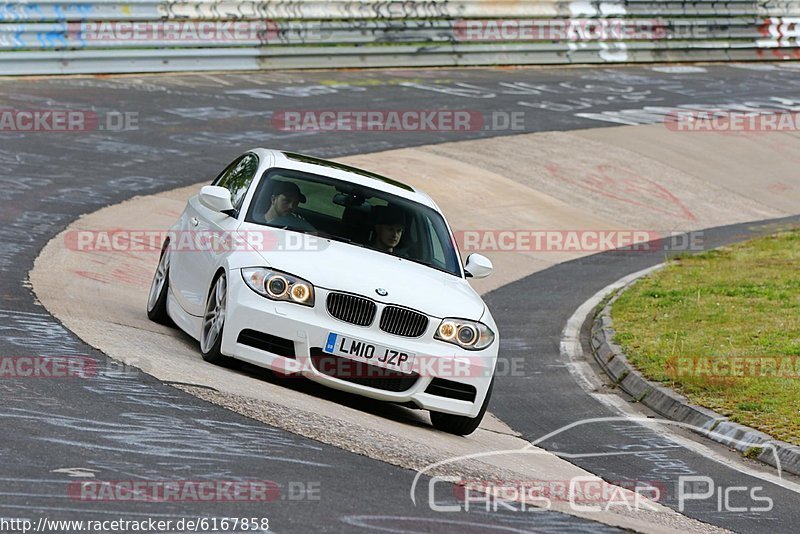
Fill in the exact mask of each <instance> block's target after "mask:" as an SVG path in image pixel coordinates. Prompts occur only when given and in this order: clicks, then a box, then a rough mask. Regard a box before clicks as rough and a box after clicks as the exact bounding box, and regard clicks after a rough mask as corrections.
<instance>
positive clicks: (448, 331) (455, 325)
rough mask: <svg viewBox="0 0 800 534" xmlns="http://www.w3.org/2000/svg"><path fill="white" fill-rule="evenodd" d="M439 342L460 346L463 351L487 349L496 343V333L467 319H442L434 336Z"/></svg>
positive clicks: (481, 324)
mask: <svg viewBox="0 0 800 534" xmlns="http://www.w3.org/2000/svg"><path fill="white" fill-rule="evenodd" d="M434 337H435V338H436V339H438V340H439V341H444V342H445V343H452V344H453V345H458V346H459V347H461V348H462V349H467V350H481V349H485V348H486V347H488V346H489V345H491V344H492V342H493V341H494V332H492V329H491V328H489V327H488V326H486V325H485V324H483V323H479V322H476V321H467V320H465V319H449V318H448V319H442V324H440V325H439V328H437V329H436V335H435V336H434Z"/></svg>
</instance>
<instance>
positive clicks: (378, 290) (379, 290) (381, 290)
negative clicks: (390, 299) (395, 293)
mask: <svg viewBox="0 0 800 534" xmlns="http://www.w3.org/2000/svg"><path fill="white" fill-rule="evenodd" d="M375 293H377V294H378V295H380V296H382V297H385V296H386V295H388V294H389V292H388V291H386V290H385V289H383V288H382V287H379V288H378V289H376V290H375Z"/></svg>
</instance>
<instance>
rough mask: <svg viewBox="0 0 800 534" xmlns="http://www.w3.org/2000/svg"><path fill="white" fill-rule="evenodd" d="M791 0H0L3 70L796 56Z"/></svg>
mask: <svg viewBox="0 0 800 534" xmlns="http://www.w3.org/2000/svg"><path fill="white" fill-rule="evenodd" d="M798 37H800V1H756V0H729V1H724V2H722V1H709V0H698V1H692V2H689V1H674V2H673V1H660V0H617V1H615V0H609V1H582V2H568V1H560V0H531V1H514V0H452V1H450V0H422V1H403V0H388V1H378V0H355V1H350V0H348V1H345V0H327V1H323V0H283V1H264V2H250V1H210V0H196V1H166V2H157V1H154V0H130V1H126V2H120V1H112V0H86V1H83V2H60V1H52V0H42V1H23V2H9V3H5V4H0V75H3V74H5V75H8V74H59V73H64V74H68V73H120V72H159V71H182V70H258V69H277V68H281V69H291V68H330V67H387V66H407V67H416V66H436V65H440V66H458V65H513V64H520V65H525V64H527V65H531V64H565V63H606V62H608V63H620V62H668V61H729V60H737V61H741V60H745V61H746V60H791V59H800V46H799V45H798Z"/></svg>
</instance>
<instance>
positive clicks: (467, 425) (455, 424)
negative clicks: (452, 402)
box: [431, 379, 494, 436]
mask: <svg viewBox="0 0 800 534" xmlns="http://www.w3.org/2000/svg"><path fill="white" fill-rule="evenodd" d="M493 387H494V379H492V382H491V383H490V384H489V390H488V391H487V392H486V398H484V399H483V404H482V405H481V411H480V412H478V415H476V416H475V417H466V416H464V415H452V414H449V413H441V412H431V423H433V427H434V428H436V429H437V430H441V431H442V432H447V433H448V434H456V435H457V436H468V435H469V434H472V433H473V432H475V430H477V428H478V427H479V426H480V424H481V421H482V420H483V415H484V414H485V413H486V408H488V407H489V399H490V398H491V396H492V388H493Z"/></svg>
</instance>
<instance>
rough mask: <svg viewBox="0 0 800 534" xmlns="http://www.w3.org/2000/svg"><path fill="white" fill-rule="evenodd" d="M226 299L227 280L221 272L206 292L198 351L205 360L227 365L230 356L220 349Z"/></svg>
mask: <svg viewBox="0 0 800 534" xmlns="http://www.w3.org/2000/svg"><path fill="white" fill-rule="evenodd" d="M227 300H228V282H227V279H226V278H225V273H222V274H220V275H219V276H218V277H217V278H216V279H215V280H214V284H213V285H212V286H211V291H209V292H208V300H207V301H206V311H205V313H204V314H203V327H202V329H201V331H200V353H201V354H202V355H203V359H204V360H205V361H207V362H208V363H213V364H216V365H227V364H228V363H229V362H230V358H228V357H227V356H224V355H223V354H222V352H221V351H220V349H221V348H222V331H223V330H224V328H225V310H226V308H227Z"/></svg>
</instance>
